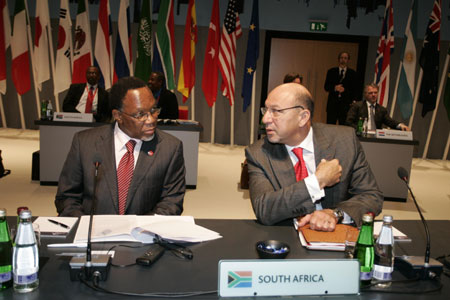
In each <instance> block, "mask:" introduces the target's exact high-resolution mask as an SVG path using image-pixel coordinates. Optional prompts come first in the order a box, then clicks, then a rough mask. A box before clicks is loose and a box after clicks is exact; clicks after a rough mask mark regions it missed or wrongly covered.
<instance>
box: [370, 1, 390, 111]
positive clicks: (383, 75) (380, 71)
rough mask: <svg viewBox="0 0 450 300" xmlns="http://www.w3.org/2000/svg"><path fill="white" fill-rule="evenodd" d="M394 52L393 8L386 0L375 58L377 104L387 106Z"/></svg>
mask: <svg viewBox="0 0 450 300" xmlns="http://www.w3.org/2000/svg"><path fill="white" fill-rule="evenodd" d="M392 52H394V9H393V8H392V0H387V1H386V10H385V12H384V20H383V26H382V28H381V35H380V40H379V41H378V49H377V56H376V59H375V84H377V85H378V87H379V88H378V104H379V105H382V106H384V107H387V104H388V101H389V75H390V64H391V54H392Z"/></svg>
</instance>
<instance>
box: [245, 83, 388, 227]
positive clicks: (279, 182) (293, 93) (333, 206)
mask: <svg viewBox="0 0 450 300" xmlns="http://www.w3.org/2000/svg"><path fill="white" fill-rule="evenodd" d="M261 112H262V114H263V119H262V121H263V123H264V125H265V128H266V137H265V138H264V139H261V140H259V141H257V142H256V143H254V144H253V145H251V146H250V147H248V148H247V149H246V151H245V155H246V158H247V162H248V172H249V179H250V180H249V187H250V198H251V201H252V205H253V210H254V212H255V215H256V217H257V218H258V220H259V221H260V222H261V223H263V224H267V225H272V224H275V223H278V222H281V221H284V220H287V219H292V218H298V220H299V224H298V225H299V226H303V225H306V224H308V223H309V224H310V226H311V228H312V229H315V230H321V231H333V230H334V228H335V226H336V224H337V223H338V222H344V223H351V222H355V223H356V224H357V225H360V224H361V223H362V215H363V214H364V213H367V212H373V213H374V214H376V215H377V214H379V213H380V212H381V209H382V206H383V196H382V193H381V192H380V190H379V189H378V186H377V183H376V181H375V177H374V175H373V174H372V171H371V170H370V167H369V164H368V163H367V161H366V159H365V156H364V153H363V149H362V147H361V145H360V143H359V141H358V139H357V138H356V135H355V132H354V130H353V129H352V128H350V127H347V126H336V125H326V124H321V123H314V124H312V122H311V119H312V116H313V113H314V102H313V99H312V96H311V94H310V93H309V91H308V90H307V89H306V88H305V87H304V86H303V85H301V84H296V83H286V84H283V85H280V86H278V87H276V88H275V89H274V90H273V91H272V92H270V94H269V96H268V97H267V100H266V102H265V107H263V108H262V109H261Z"/></svg>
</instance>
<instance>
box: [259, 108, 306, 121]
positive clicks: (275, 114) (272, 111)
mask: <svg viewBox="0 0 450 300" xmlns="http://www.w3.org/2000/svg"><path fill="white" fill-rule="evenodd" d="M294 108H301V109H305V108H304V107H303V106H301V105H296V106H292V107H287V108H282V109H273V108H267V107H261V113H262V115H263V116H264V115H265V114H266V112H269V113H270V114H271V115H272V117H273V118H278V117H279V116H281V115H282V112H283V111H285V110H288V109H294Z"/></svg>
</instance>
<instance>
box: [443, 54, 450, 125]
mask: <svg viewBox="0 0 450 300" xmlns="http://www.w3.org/2000/svg"><path fill="white" fill-rule="evenodd" d="M447 59H450V47H449V48H448V51H447ZM444 105H445V108H446V109H447V117H448V120H449V121H450V64H449V66H448V69H447V83H446V84H445V92H444Z"/></svg>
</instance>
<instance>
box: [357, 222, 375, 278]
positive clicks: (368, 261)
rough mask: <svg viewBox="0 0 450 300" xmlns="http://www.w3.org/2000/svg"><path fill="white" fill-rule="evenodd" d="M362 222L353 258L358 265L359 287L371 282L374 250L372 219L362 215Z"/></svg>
mask: <svg viewBox="0 0 450 300" xmlns="http://www.w3.org/2000/svg"><path fill="white" fill-rule="evenodd" d="M362 220H363V224H362V227H361V230H360V231H359V236H358V241H357V242H356V248H355V257H356V258H357V259H358V260H359V263H360V281H361V286H365V285H368V284H370V281H371V280H372V272H373V261H374V257H375V249H374V245H373V217H372V215H370V214H364V215H363V218H362Z"/></svg>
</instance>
